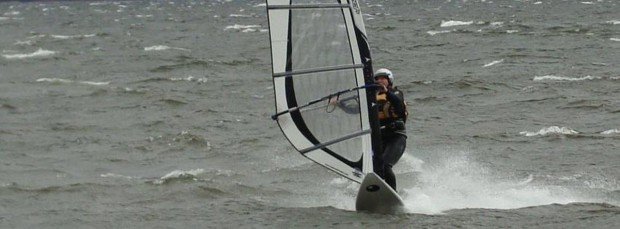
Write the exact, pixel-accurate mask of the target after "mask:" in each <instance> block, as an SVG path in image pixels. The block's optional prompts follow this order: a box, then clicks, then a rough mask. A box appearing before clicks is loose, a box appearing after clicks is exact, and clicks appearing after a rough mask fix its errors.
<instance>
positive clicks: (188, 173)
mask: <svg viewBox="0 0 620 229" xmlns="http://www.w3.org/2000/svg"><path fill="white" fill-rule="evenodd" d="M203 173H205V170H204V169H191V170H174V171H172V172H169V173H168V174H166V175H164V176H162V177H161V178H159V179H158V180H156V181H154V182H153V183H154V184H163V183H165V182H166V181H168V180H171V179H177V178H192V179H194V180H197V179H196V176H198V175H200V174H203Z"/></svg>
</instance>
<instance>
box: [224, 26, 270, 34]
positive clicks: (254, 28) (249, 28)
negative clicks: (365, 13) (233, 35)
mask: <svg viewBox="0 0 620 229" xmlns="http://www.w3.org/2000/svg"><path fill="white" fill-rule="evenodd" d="M260 27H261V26H260V25H238V24H235V25H229V26H226V27H225V28H224V30H237V31H241V32H244V33H248V32H256V31H260V32H262V31H263V30H262V29H258V28H260Z"/></svg>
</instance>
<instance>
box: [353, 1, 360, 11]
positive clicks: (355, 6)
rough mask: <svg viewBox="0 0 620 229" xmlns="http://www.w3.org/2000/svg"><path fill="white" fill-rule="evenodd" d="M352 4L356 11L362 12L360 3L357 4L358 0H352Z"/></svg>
mask: <svg viewBox="0 0 620 229" xmlns="http://www.w3.org/2000/svg"><path fill="white" fill-rule="evenodd" d="M351 5H352V6H353V10H355V13H357V14H359V13H360V12H361V11H360V5H359V4H357V0H352V1H351Z"/></svg>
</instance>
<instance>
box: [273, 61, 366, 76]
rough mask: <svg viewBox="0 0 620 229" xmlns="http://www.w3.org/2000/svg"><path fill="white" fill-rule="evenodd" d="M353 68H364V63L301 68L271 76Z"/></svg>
mask: <svg viewBox="0 0 620 229" xmlns="http://www.w3.org/2000/svg"><path fill="white" fill-rule="evenodd" d="M355 68H364V65H362V64H349V65H339V66H328V67H321V68H313V69H302V70H296V71H290V72H279V73H274V74H273V76H274V77H282V76H287V77H291V76H294V75H303V74H308V73H317V72H329V71H335V70H343V69H355Z"/></svg>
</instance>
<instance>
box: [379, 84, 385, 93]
mask: <svg viewBox="0 0 620 229" xmlns="http://www.w3.org/2000/svg"><path fill="white" fill-rule="evenodd" d="M380 86H381V87H379V92H387V87H386V86H385V85H380Z"/></svg>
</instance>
